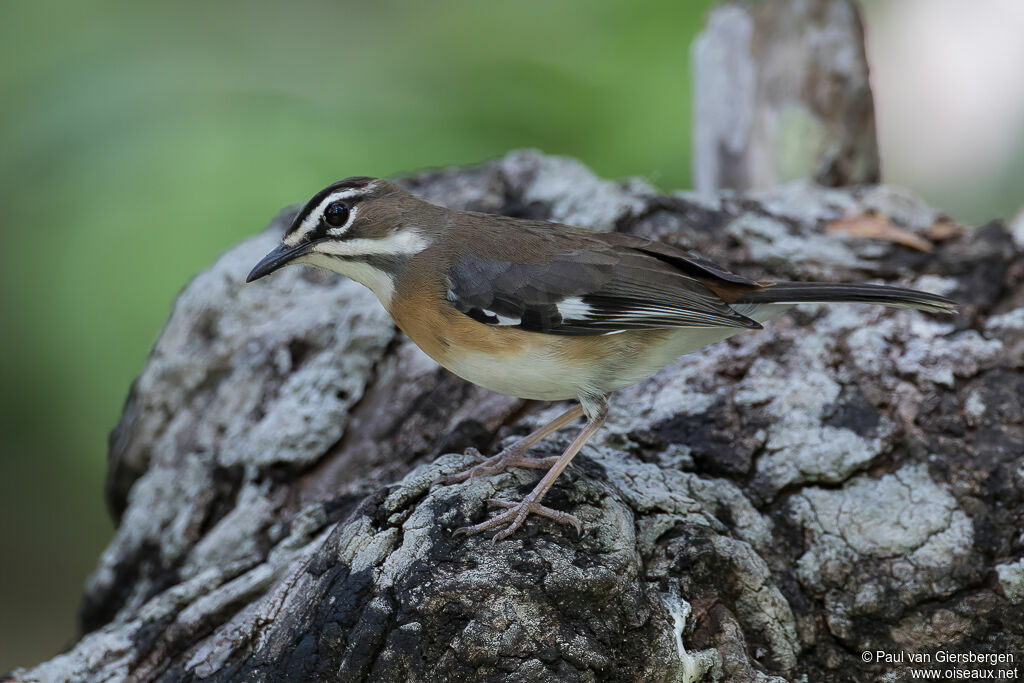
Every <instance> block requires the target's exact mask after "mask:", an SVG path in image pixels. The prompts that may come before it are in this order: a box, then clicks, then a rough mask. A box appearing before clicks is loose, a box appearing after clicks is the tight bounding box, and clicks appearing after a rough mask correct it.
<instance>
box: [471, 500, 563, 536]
mask: <svg viewBox="0 0 1024 683" xmlns="http://www.w3.org/2000/svg"><path fill="white" fill-rule="evenodd" d="M487 504H488V505H490V506H491V507H499V508H505V509H506V512H503V513H501V514H500V515H498V516H496V517H492V518H491V519H488V520H486V521H484V522H480V523H479V524H474V525H473V526H464V527H461V528H459V529H456V530H455V534H454V535H455V536H472V535H474V534H478V533H480V532H482V531H487V530H489V529H494V528H496V527H500V526H502V525H505V524H507V525H508V526H507V527H506V528H504V529H502V530H501V531H499V532H498V533H496V534H494V537H493V538H492V539H491V542H493V543H497V542H498V541H501V540H504V539H506V538H508V537H509V536H511V535H512V534H514V533H515V532H516V530H517V529H519V527H521V526H522V525H523V522H525V521H526V518H527V517H528V516H529V515H530V513H533V514H535V515H540V516H541V517H547V518H548V519H550V520H553V521H555V522H558V523H559V524H572V525H573V527H575V529H576V535H577V536H582V535H583V526H582V525H581V524H580V520H578V519H577V518H576V517H575V516H574V515H570V514H569V513H568V512H561V511H559V510H552V509H551V508H549V507H545V506H544V505H541V504H540V503H537V502H533V501H530V500H529V496H527V497H526V498H524V499H523V500H521V501H519V502H518V503H512V502H509V501H507V500H497V499H493V498H492V499H491V500H489V501H487Z"/></svg>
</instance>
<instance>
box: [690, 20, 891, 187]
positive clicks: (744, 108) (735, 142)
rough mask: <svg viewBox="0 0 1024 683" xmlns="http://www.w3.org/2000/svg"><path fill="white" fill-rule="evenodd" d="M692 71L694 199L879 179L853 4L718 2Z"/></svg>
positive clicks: (697, 48)
mask: <svg viewBox="0 0 1024 683" xmlns="http://www.w3.org/2000/svg"><path fill="white" fill-rule="evenodd" d="M693 64H694V67H693V68H694V83H695V88H694V99H695V119H696V125H695V127H694V158H693V170H694V174H693V175H694V178H695V183H696V187H697V189H698V190H699V191H701V192H715V191H718V190H723V189H735V190H751V189H766V188H770V187H775V186H776V185H778V184H779V183H781V182H784V181H788V180H793V179H796V178H814V179H815V180H816V181H817V182H818V183H820V184H822V185H827V186H843V185H855V184H859V183H877V182H878V181H879V178H880V170H879V158H878V142H877V136H876V133H875V110H874V100H873V99H872V95H871V86H870V84H869V82H868V64H867V58H866V57H865V54H864V31H863V27H862V25H861V21H860V15H859V13H858V10H857V5H856V3H855V2H854V1H853V0H764V1H763V2H746V1H742V0H737V1H734V2H726V3H723V4H721V5H719V6H718V7H716V8H715V9H714V10H712V12H711V15H710V17H709V19H708V25H707V28H706V29H705V30H704V32H703V33H701V35H700V37H699V38H698V39H697V41H696V42H695V43H694V45H693Z"/></svg>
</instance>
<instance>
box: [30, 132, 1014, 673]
mask: <svg viewBox="0 0 1024 683" xmlns="http://www.w3.org/2000/svg"><path fill="white" fill-rule="evenodd" d="M402 182H403V184H404V185H405V186H406V187H408V188H409V189H411V190H412V191H414V192H415V193H417V194H419V195H421V196H423V197H425V198H427V199H429V200H431V201H435V202H439V203H443V204H447V205H449V206H452V207H457V208H466V209H474V210H480V211H490V212H501V213H507V214H512V215H520V216H524V215H525V216H534V217H544V218H551V219H554V220H559V221H564V222H569V223H575V224H582V225H590V226H594V227H596V228H598V229H619V230H625V231H630V232H633V233H637V234H641V235H645V236H649V237H653V238H656V239H660V240H664V241H668V242H672V243H675V244H679V245H683V246H685V247H689V248H694V249H696V250H698V251H700V252H702V253H704V254H705V255H707V256H708V257H711V258H714V259H716V260H718V261H720V262H722V263H723V264H725V265H727V266H730V267H732V268H734V269H736V270H738V271H739V272H741V273H743V274H745V275H748V276H753V277H757V278H766V277H775V278H819V279H822V278H834V279H842V280H872V279H873V280H884V281H892V282H896V281H899V282H901V283H903V284H908V285H911V286H916V287H921V288H926V289H930V290H932V291H938V292H940V293H946V294H949V295H950V296H953V297H954V298H956V299H958V300H959V301H961V302H963V304H964V312H963V313H962V314H961V315H960V316H959V317H957V318H956V319H954V320H948V319H936V318H932V317H927V316H925V315H922V314H920V313H917V312H913V311H906V310H892V309H881V308H875V307H863V306H845V307H832V308H828V307H824V306H798V307H796V308H795V309H794V310H793V312H792V313H791V314H789V315H787V316H786V317H783V318H781V319H779V320H778V321H776V322H773V323H772V324H770V325H769V326H768V328H767V329H765V330H764V331H758V332H749V333H743V334H740V335H738V336H736V337H734V338H733V339H731V340H729V341H728V342H723V343H720V344H718V345H715V346H712V347H709V348H707V349H705V350H703V351H700V352H698V353H695V354H692V355H690V356H687V357H684V358H681V359H679V360H678V361H677V362H675V363H674V364H673V365H672V366H670V367H669V368H667V369H665V370H664V371H662V372H661V373H659V374H657V375H656V376H655V377H653V378H651V379H649V380H646V381H644V382H642V383H640V384H638V385H636V386H634V387H632V388H629V389H627V390H624V391H622V392H620V393H619V394H617V395H616V396H614V397H613V400H612V410H611V416H610V418H609V424H608V426H607V427H606V428H605V429H604V430H603V431H602V432H601V433H600V434H599V436H598V437H597V438H595V439H594V441H593V442H592V444H591V445H589V446H588V447H586V448H585V449H584V450H583V452H582V453H581V454H580V456H578V457H577V458H576V460H575V461H574V463H573V465H572V466H571V467H570V468H569V469H568V470H567V472H566V474H565V475H563V476H562V477H561V478H560V480H559V481H558V483H557V484H556V486H555V487H554V489H553V490H552V491H551V493H550V494H549V496H548V499H547V502H548V503H549V504H550V505H552V506H554V507H557V508H559V509H564V510H568V511H570V512H572V513H573V514H575V515H576V516H578V517H579V518H580V519H581V520H582V521H583V524H584V527H585V534H584V535H583V537H582V538H579V539H578V538H576V537H575V536H574V534H573V533H572V532H571V531H568V530H567V529H565V528H562V527H558V526H556V525H553V524H552V523H550V522H548V521H546V520H543V519H531V520H530V521H529V522H528V523H527V525H526V527H525V528H524V530H521V531H520V532H519V533H517V534H516V535H515V536H513V537H512V538H511V539H510V540H508V541H504V542H501V543H498V544H496V545H492V544H491V542H490V540H489V539H488V538H486V537H481V536H478V537H471V538H464V537H453V536H452V530H453V529H455V528H456V527H459V526H463V525H465V524H469V523H474V522H478V521H480V520H482V519H483V518H484V517H485V515H486V514H487V511H486V506H485V501H486V499H488V498H490V497H494V496H497V497H500V498H506V499H511V498H514V497H517V496H520V495H522V494H523V493H524V492H526V491H528V490H529V488H530V487H531V486H532V484H533V482H534V481H535V479H536V476H537V475H536V473H533V472H529V471H522V470H513V471H511V472H510V473H507V474H503V475H499V476H494V477H489V478H485V479H480V480H475V481H472V482H469V483H466V484H461V485H455V486H444V485H441V484H438V483H436V481H437V480H438V478H439V477H441V476H443V475H444V474H446V473H450V472H454V471H456V470H458V469H459V468H461V467H463V466H465V465H467V464H468V463H469V462H470V459H469V458H468V457H466V456H464V455H461V454H460V452H461V451H462V449H464V448H465V447H467V446H476V447H480V448H481V449H484V450H492V451H493V449H494V448H496V447H497V446H498V445H499V444H501V443H503V442H505V441H506V439H510V438H512V437H513V436H514V435H516V434H522V433H525V432H526V431H527V430H528V429H529V428H530V427H532V426H534V425H536V424H538V423H539V422H540V421H541V420H542V419H543V418H544V417H545V416H550V415H552V414H553V413H554V411H557V410H561V409H562V408H563V406H557V405H545V404H536V403H527V402H524V401H520V400H518V399H514V398H508V397H504V396H498V395H495V394H491V393H488V392H487V391H485V390H483V389H480V388H477V387H474V386H471V385H469V384H466V383H465V382H463V381H461V380H459V379H457V378H455V377H453V376H452V375H450V374H449V373H447V372H446V371H444V370H441V369H439V368H438V367H437V366H435V365H434V364H433V363H432V362H431V361H430V360H429V359H427V358H426V357H425V356H424V355H423V354H422V353H421V352H420V351H419V350H418V349H416V348H415V347H414V346H413V345H412V344H411V343H410V342H409V341H408V340H407V339H405V338H404V337H402V336H401V335H400V334H399V333H398V332H397V331H396V330H395V328H394V326H393V325H392V323H391V321H390V319H389V318H388V316H387V315H386V314H385V312H384V311H383V310H382V309H381V308H380V306H379V305H378V304H377V302H376V301H375V300H374V298H373V297H372V295H371V294H370V293H369V292H368V291H366V290H364V289H363V288H361V287H360V286H358V285H356V284H354V283H352V282H350V281H347V280H345V279H342V278H339V277H335V276H329V275H324V274H322V273H320V272H317V271H313V270H309V269H303V268H288V269H285V270H284V271H282V272H280V273H278V274H275V276H274V277H271V278H267V279H265V280H264V281H260V282H259V283H257V284H254V285H243V284H242V281H243V278H244V276H245V273H246V272H247V270H248V268H249V267H250V266H251V265H252V264H253V263H255V262H256V260H257V259H258V258H259V257H260V256H262V255H263V254H264V253H266V252H267V251H268V250H269V249H270V248H271V247H272V246H273V245H274V244H275V243H276V241H277V240H278V238H279V235H280V233H281V230H282V229H283V226H284V225H285V222H286V220H287V217H288V216H289V215H290V212H289V211H285V212H284V213H283V214H282V215H281V216H280V217H279V218H278V219H277V220H275V221H274V222H273V223H272V225H271V226H270V228H269V229H268V230H267V231H265V232H264V233H262V234H259V235H257V236H255V237H253V238H251V239H249V240H246V241H245V242H243V243H241V244H240V245H238V246H237V247H235V248H233V249H231V250H230V251H228V252H227V253H225V254H224V255H223V256H221V257H220V258H219V259H218V260H217V261H216V262H215V263H214V264H213V265H212V266H211V267H210V268H209V269H208V270H206V271H205V272H203V273H201V274H199V275H198V276H197V277H196V278H195V279H194V280H193V281H192V282H191V283H189V285H188V286H186V287H185V289H184V290H183V291H182V293H181V295H180V296H179V298H178V300H177V302H176V303H175V305H174V309H173V311H172V313H171V316H170V319H169V320H168V322H167V325H166V327H165V328H164V330H163V333H162V334H161V336H160V338H159V340H158V341H157V343H156V345H155V347H154V349H153V352H152V356H151V358H150V360H149V362H148V364H147V366H146V367H145V369H144V370H143V372H142V374H141V375H140V376H139V378H138V379H137V380H136V382H135V383H134V385H133V387H132V389H131V394H130V396H129V398H128V401H127V403H126V405H125V409H124V415H123V417H122V419H121V422H120V424H119V425H118V427H117V429H116V430H115V431H114V433H113V435H112V439H111V450H110V476H109V486H108V496H109V500H110V504H111V508H112V510H113V513H114V515H115V517H116V519H117V522H118V525H117V532H116V536H115V538H114V540H113V541H112V542H111V544H110V546H109V547H108V548H107V550H106V551H105V552H104V553H103V555H102V557H101V559H100V562H99V566H98V567H97V569H96V571H95V573H94V574H93V575H92V577H91V578H90V580H89V582H88V586H87V588H86V595H85V602H84V607H83V629H84V635H83V636H82V638H81V639H80V640H79V641H78V642H77V643H75V644H74V645H73V646H71V647H70V649H68V650H67V651H66V652H64V653H63V654H60V655H58V656H56V657H54V658H53V659H52V660H50V661H48V662H46V663H43V664H41V665H39V666H37V667H35V668H32V669H21V670H17V671H15V672H13V674H12V679H13V680H15V681H61V680H90V681H94V680H125V679H128V680H164V681H178V680H185V681H199V680H203V681H206V680H217V681H234V680H238V681H241V680H246V681H252V680H260V681H263V680H266V681H272V680H345V681H349V680H352V681H356V680H370V681H399V680H411V681H437V680H495V681H497V680H501V681H522V680H550V681H556V680H558V681H577V680H578V681H592V680H629V681H634V680H648V681H663V680H675V681H693V680H698V679H701V678H702V677H703V678H704V680H730V681H768V680H812V681H868V680H877V678H878V677H879V676H880V675H881V674H882V673H883V672H889V671H895V672H897V675H899V673H900V672H901V671H903V670H902V669H901V667H899V666H894V665H882V664H877V663H864V662H862V661H861V652H862V651H864V650H872V651H873V650H879V649H881V650H886V651H891V652H899V651H915V652H934V651H935V650H938V649H943V650H947V651H953V652H966V651H975V652H985V651H994V652H1016V653H1018V654H1019V653H1020V652H1021V651H1022V650H1024V629H1022V626H1021V621H1022V619H1021V616H1022V609H1021V607H1022V603H1024V560H1022V557H1024V537H1022V535H1021V534H1020V523H1021V519H1022V516H1024V467H1022V465H1024V461H1022V453H1024V407H1022V404H1021V396H1022V395H1024V288H1022V287H1021V281H1022V279H1024V249H1022V247H1024V244H1022V243H1024V226H1018V228H1017V241H1014V235H1013V232H1012V231H1011V230H1008V229H1007V227H1006V226H1004V225H1003V224H1002V223H998V222H996V223H992V224H989V225H986V226H984V227H982V228H978V229H969V230H966V231H963V232H958V231H957V230H949V229H948V225H947V229H944V230H941V231H936V230H935V229H934V228H933V226H934V225H935V224H936V221H937V219H938V218H939V216H938V215H937V213H936V212H935V211H934V210H933V209H931V208H929V207H928V206H926V205H925V204H924V203H922V202H921V200H919V199H918V198H916V197H915V196H914V195H913V194H911V193H910V192H908V191H906V190H901V189H898V188H893V187H878V186H874V187H860V188H856V189H845V190H834V189H824V188H821V187H818V186H814V185H810V184H806V183H798V184H792V185H788V186H783V187H781V188H777V189H775V190H772V191H770V192H764V193H758V194H749V195H745V196H738V195H733V194H728V195H725V196H723V197H720V198H716V199H714V200H713V201H705V200H700V199H697V198H696V197H695V196H691V195H688V194H675V195H670V196H662V195H659V194H657V193H656V192H654V191H653V190H652V189H651V188H649V187H648V186H646V185H645V184H643V183H642V182H638V181H633V182H624V183H617V182H609V181H604V180H600V179H598V178H596V177H594V176H593V175H592V174H591V173H590V172H589V171H588V170H587V169H585V168H584V167H582V166H581V165H580V164H579V163H577V162H574V161H572V160H567V159H560V158H553V157H544V156H542V155H539V154H537V153H531V152H525V153H524V152H521V153H514V154H511V155H509V156H508V157H506V158H504V159H502V160H499V161H497V162H494V163H490V164H486V165H483V166H480V167H477V168H470V169H451V170H445V171H439V172H432V173H427V174H423V175H419V176H414V177H410V178H406V179H404V180H403V181H402ZM870 212H876V213H881V214H884V215H888V216H889V217H890V218H891V220H892V221H893V222H894V223H895V224H896V225H898V226H900V227H902V228H903V229H905V230H907V231H910V232H913V233H915V234H918V235H921V236H924V237H928V236H932V237H934V238H935V239H938V238H939V237H941V238H942V240H941V241H939V242H937V243H936V245H935V250H934V253H932V254H925V253H922V252H919V251H913V250H910V249H908V248H907V247H904V246H900V245H896V244H893V243H891V242H881V241H874V240H866V239H856V238H852V237H849V236H844V235H842V234H840V233H835V232H833V233H828V232H826V230H825V228H826V226H827V224H828V223H829V222H830V221H833V220H837V219H839V218H842V217H849V216H856V215H860V214H864V213H870ZM564 431H565V433H564V434H560V435H558V436H557V437H556V438H553V439H552V440H551V441H550V442H549V443H546V444H544V445H543V446H542V447H539V448H538V449H537V452H538V454H554V453H556V452H557V451H558V450H559V448H561V447H564V446H565V445H566V443H567V442H568V439H569V438H570V437H571V436H572V434H573V433H574V431H575V430H574V429H566V430H564ZM903 673H905V671H904V672H903Z"/></svg>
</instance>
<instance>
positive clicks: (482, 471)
mask: <svg viewBox="0 0 1024 683" xmlns="http://www.w3.org/2000/svg"><path fill="white" fill-rule="evenodd" d="M517 445H518V444H513V445H512V446H509V447H508V448H506V449H505V450H503V451H502V452H501V453H498V454H497V455H493V456H491V457H489V458H485V457H484V456H483V455H481V454H480V451H478V450H477V449H475V448H467V449H466V450H465V451H464V452H465V454H466V455H471V456H473V457H474V458H475V459H476V461H477V463H479V464H477V465H474V466H472V467H469V468H466V469H465V470H463V471H461V472H457V473H456V474H453V475H450V476H449V477H447V478H445V480H444V483H445V484H458V483H460V482H463V481H468V480H469V479H475V478H476V477H489V476H491V475H492V474H500V473H502V472H504V471H505V470H507V469H508V468H509V467H528V468H530V469H534V470H548V469H551V466H552V465H554V464H555V463H556V462H557V461H558V458H557V457H551V458H528V457H526V456H525V455H523V449H521V448H516V446H517Z"/></svg>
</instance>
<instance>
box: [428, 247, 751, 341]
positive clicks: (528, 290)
mask: <svg viewBox="0 0 1024 683" xmlns="http://www.w3.org/2000/svg"><path fill="white" fill-rule="evenodd" d="M601 237H605V236H604V235H601V234H600V233H594V239H591V240H586V241H584V242H583V246H584V248H582V249H581V248H574V249H572V250H566V251H562V252H556V253H555V255H554V256H552V257H551V258H550V259H549V260H548V261H547V262H545V263H518V262H515V261H514V260H499V259H487V258H482V257H480V256H471V255H467V256H464V257H463V258H462V259H461V260H460V261H459V262H457V263H456V264H455V265H453V266H452V267H451V268H450V269H449V271H448V285H449V287H448V299H449V301H451V303H452V304H453V305H454V306H455V307H456V308H458V309H459V310H460V311H462V312H463V313H465V314H466V315H469V316H470V317H472V318H474V319H476V320H478V321H480V322H483V323H486V324H490V325H508V326H514V327H518V328H520V329H524V330H530V331H534V332H545V333H549V334H565V335H596V334H609V333H614V332H618V331H624V330H640V329H658V328H669V327H740V328H744V327H746V328H757V327H760V325H759V324H758V323H757V322H756V321H754V320H751V319H750V318H747V317H746V316H743V315H741V314H739V313H737V312H736V311H735V310H733V308H732V307H731V306H729V304H728V303H726V302H725V301H724V300H723V299H722V298H721V297H720V296H719V295H718V294H717V293H716V292H715V291H714V290H713V289H712V288H711V287H709V286H708V285H707V284H705V282H704V281H702V280H709V281H719V282H721V283H724V285H726V286H728V285H730V284H731V285H738V286H743V287H745V286H748V285H749V286H754V287H756V285H754V283H751V282H750V281H748V280H744V279H743V278H740V277H739V276H735V275H732V274H731V273H728V271H725V270H722V269H720V268H719V267H718V266H715V265H714V264H712V263H711V262H709V261H708V262H704V261H703V260H697V259H692V260H688V257H687V256H686V255H685V254H683V253H682V252H677V251H676V250H671V248H669V247H665V246H664V245H657V243H650V244H654V245H657V246H660V247H664V249H665V250H666V252H667V253H666V254H655V253H651V252H648V251H645V250H641V249H637V248H636V247H635V246H634V245H633V244H626V243H609V242H611V240H602V239H601ZM623 237H624V236H623ZM577 238H578V239H577V240H575V242H574V243H573V246H574V247H579V246H581V241H580V239H579V236H578V235H577ZM627 239H628V238H627ZM635 241H636V246H640V245H641V244H646V241H643V240H635ZM615 242H619V240H615ZM668 257H673V258H676V259H679V260H681V261H683V262H685V263H686V264H688V265H687V266H686V268H689V269H690V270H692V271H693V272H694V274H695V275H698V277H695V276H693V275H691V274H689V273H687V272H686V270H685V268H680V267H677V266H675V265H674V264H672V263H670V262H669V259H668ZM712 269H713V270H712ZM718 273H723V274H727V275H730V276H731V277H732V278H735V279H732V280H730V279H725V278H720V277H719V276H718ZM699 276H706V277H703V278H702V277H699Z"/></svg>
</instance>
